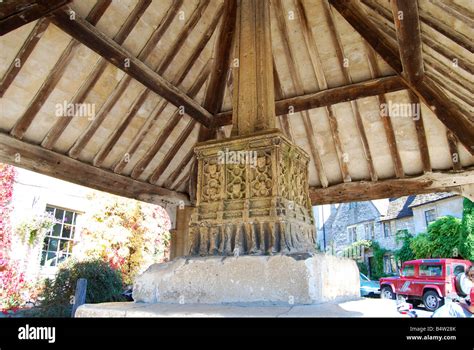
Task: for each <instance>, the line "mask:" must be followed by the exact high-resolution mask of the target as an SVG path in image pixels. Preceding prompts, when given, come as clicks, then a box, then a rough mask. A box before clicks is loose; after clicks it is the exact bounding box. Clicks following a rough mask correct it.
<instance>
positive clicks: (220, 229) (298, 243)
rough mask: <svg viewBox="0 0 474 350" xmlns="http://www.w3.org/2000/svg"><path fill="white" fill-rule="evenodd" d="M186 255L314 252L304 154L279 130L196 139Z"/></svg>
mask: <svg viewBox="0 0 474 350" xmlns="http://www.w3.org/2000/svg"><path fill="white" fill-rule="evenodd" d="M194 150H195V153H196V156H197V160H198V184H197V202H196V209H195V212H194V214H193V215H192V217H191V221H190V226H189V232H190V239H189V241H190V242H191V246H190V252H189V254H190V255H201V256H206V255H232V254H234V253H235V251H236V250H237V251H238V253H239V254H240V255H244V254H250V255H271V254H275V253H283V254H293V253H308V252H314V251H315V239H316V237H315V227H314V221H313V217H312V210H311V202H310V199H309V195H308V163H309V157H308V155H307V154H306V153H305V152H304V151H303V150H302V149H301V148H299V147H298V146H296V145H294V144H293V143H291V142H290V141H289V140H288V139H287V138H286V137H284V136H283V134H281V133H280V132H279V131H275V130H271V131H267V132H262V133H259V134H253V135H251V136H244V137H242V136H240V137H234V138H230V139H225V140H213V141H208V142H204V143H199V144H197V146H196V147H195V148H194Z"/></svg>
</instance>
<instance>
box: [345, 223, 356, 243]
mask: <svg viewBox="0 0 474 350" xmlns="http://www.w3.org/2000/svg"><path fill="white" fill-rule="evenodd" d="M347 233H348V236H349V243H354V242H356V241H357V229H356V226H352V227H348V228H347Z"/></svg>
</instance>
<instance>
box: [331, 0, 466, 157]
mask: <svg viewBox="0 0 474 350" xmlns="http://www.w3.org/2000/svg"><path fill="white" fill-rule="evenodd" d="M329 1H330V3H331V5H332V6H334V7H335V8H336V9H337V10H338V11H339V13H340V14H341V15H342V16H343V17H344V18H345V19H346V20H347V21H348V22H349V24H351V25H352V27H354V28H355V29H356V30H357V32H359V34H360V35H361V36H362V37H363V38H364V39H365V40H366V41H367V42H368V43H369V44H370V46H372V48H374V50H375V51H376V52H377V53H378V54H379V55H381V56H382V57H383V58H384V60H385V61H386V62H387V63H388V64H389V65H390V66H391V67H392V68H393V69H394V70H395V71H396V72H397V73H398V74H399V75H401V73H402V68H401V62H400V59H399V57H398V54H397V51H396V48H394V47H393V46H392V45H391V43H390V42H388V41H387V40H386V39H385V38H384V37H383V35H382V33H381V32H380V30H379V29H378V28H377V27H376V26H374V25H373V24H372V23H370V22H369V21H367V15H366V14H364V13H363V12H362V11H361V10H360V9H359V8H358V7H356V6H355V5H354V4H353V3H352V2H351V1H347V0H329ZM405 82H406V83H407V84H408V85H409V86H410V88H411V90H412V91H413V92H414V93H415V94H416V95H418V97H419V98H420V100H421V101H423V103H425V104H426V105H427V106H428V107H429V108H430V109H431V110H432V111H433V112H434V113H435V114H436V116H437V117H438V119H439V120H441V122H443V124H444V125H445V126H446V127H447V128H448V129H449V130H451V131H452V132H453V133H454V134H455V135H456V136H457V137H458V138H459V140H460V142H461V143H462V144H463V145H464V146H465V147H466V149H467V150H468V151H469V152H470V153H471V154H474V123H473V122H471V121H470V120H469V118H468V117H467V116H465V115H463V114H462V113H461V112H460V111H459V109H458V108H456V106H453V104H452V103H450V100H449V98H448V97H447V96H446V94H445V93H444V92H443V91H442V90H441V89H440V88H439V87H437V86H436V84H434V83H433V82H432V81H431V80H430V79H428V78H426V77H425V79H423V80H422V81H421V82H418V83H417V84H416V85H413V84H411V83H410V82H409V81H408V80H406V79H405Z"/></svg>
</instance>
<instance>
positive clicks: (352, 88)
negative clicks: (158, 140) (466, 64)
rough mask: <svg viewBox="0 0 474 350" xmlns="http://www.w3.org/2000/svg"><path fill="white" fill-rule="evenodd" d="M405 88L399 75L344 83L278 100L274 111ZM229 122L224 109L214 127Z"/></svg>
mask: <svg viewBox="0 0 474 350" xmlns="http://www.w3.org/2000/svg"><path fill="white" fill-rule="evenodd" d="M406 88H407V85H406V84H405V83H404V82H403V80H402V79H401V78H400V77H399V76H388V77H383V78H376V79H369V80H367V81H362V82H360V83H354V84H349V85H344V86H340V87H335V88H331V89H327V90H323V91H318V92H313V93H309V94H304V93H303V94H301V95H299V96H295V97H291V98H284V99H281V100H278V101H276V102H275V112H276V115H277V116H278V115H284V114H287V113H288V111H290V110H291V111H292V112H294V113H296V112H301V111H306V110H310V109H314V108H320V107H325V106H330V105H333V104H338V103H343V102H348V101H352V100H356V99H359V98H364V97H369V96H375V95H379V94H384V93H389V92H395V91H400V90H404V89H406ZM292 115H294V114H292ZM230 124H232V111H225V112H221V113H219V114H217V115H216V118H215V123H214V127H221V126H225V125H230Z"/></svg>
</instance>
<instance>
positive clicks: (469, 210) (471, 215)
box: [460, 198, 474, 260]
mask: <svg viewBox="0 0 474 350" xmlns="http://www.w3.org/2000/svg"><path fill="white" fill-rule="evenodd" d="M460 235H461V241H462V242H463V244H462V245H461V248H460V255H461V256H462V257H463V258H464V259H468V260H474V203H473V202H472V201H470V200H469V199H468V198H464V201H463V215H462V222H461V230H460Z"/></svg>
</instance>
